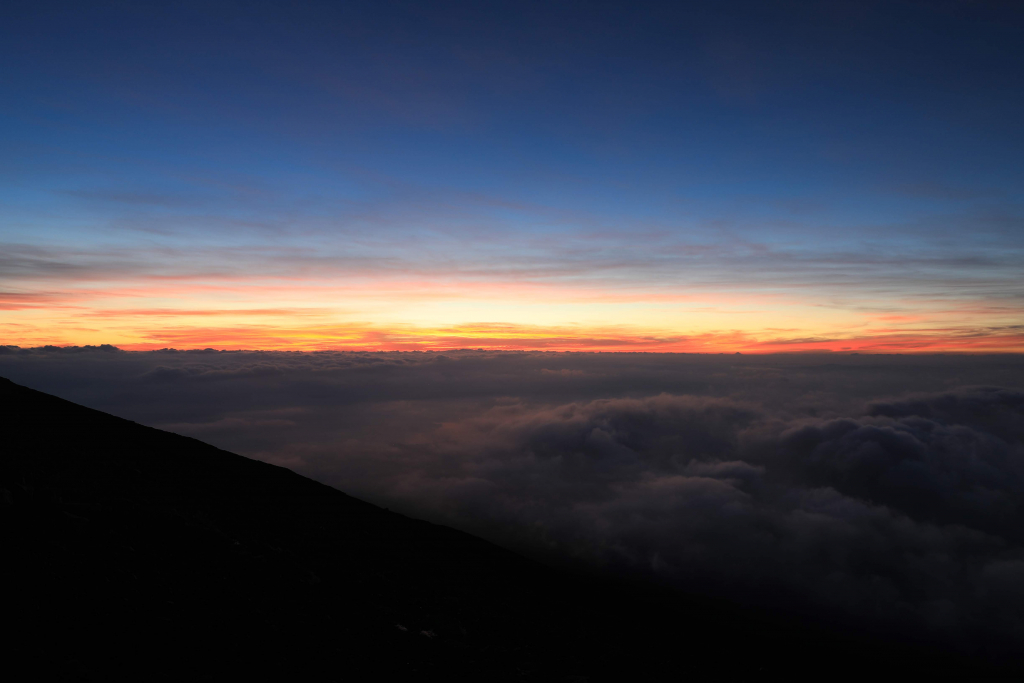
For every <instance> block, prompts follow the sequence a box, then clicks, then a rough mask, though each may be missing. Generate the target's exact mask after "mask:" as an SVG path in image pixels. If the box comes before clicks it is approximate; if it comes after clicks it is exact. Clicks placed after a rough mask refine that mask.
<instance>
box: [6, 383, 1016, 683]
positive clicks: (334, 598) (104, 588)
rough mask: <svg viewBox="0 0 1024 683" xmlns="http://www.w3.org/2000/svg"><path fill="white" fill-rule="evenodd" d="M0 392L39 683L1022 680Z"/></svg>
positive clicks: (15, 555) (21, 647)
mask: <svg viewBox="0 0 1024 683" xmlns="http://www.w3.org/2000/svg"><path fill="white" fill-rule="evenodd" d="M0 401H2V405H3V413H2V414H3V416H4V424H3V444H2V446H0V449H2V450H0V452H2V456H0V510H2V524H3V526H2V529H3V550H4V560H3V565H4V570H5V573H6V574H7V576H6V577H5V578H4V584H3V605H4V622H5V624H6V625H7V626H8V627H9V628H11V629H12V630H13V631H14V633H13V634H9V635H8V636H7V637H6V641H5V643H4V644H5V647H4V650H5V653H4V660H5V668H6V669H7V670H8V671H17V670H23V671H26V672H28V673H29V674H30V677H31V678H34V679H39V680H42V679H54V678H64V679H68V680H111V679H128V678H130V679H133V680H154V679H156V680H161V679H163V680H222V679H224V678H225V677H230V678H231V679H240V678H249V679H281V680H339V681H340V680H388V679H393V680H480V681H485V680H486V681H494V680H555V681H597V680H628V679H632V680H684V679H689V678H698V679H707V678H712V679H722V680H757V679H763V678H766V677H768V676H786V677H789V678H810V677H815V678H818V677H821V676H825V677H829V678H847V677H862V676H865V675H867V676H878V675H893V674H899V675H914V676H922V675H929V676H935V675H949V676H958V677H963V676H967V677H973V678H978V677H996V676H1004V675H1005V676H1009V675H1011V674H1014V673H1019V671H1014V670H1010V669H1007V668H1003V667H1005V662H1004V663H1002V664H1003V667H997V665H996V663H992V662H982V661H974V660H969V659H963V658H958V657H954V656H952V655H948V654H944V653H942V652H941V651H939V650H938V649H933V648H928V647H924V646H912V645H910V644H900V643H891V642H888V643H883V642H878V641H876V640H874V639H872V638H871V636H870V635H869V634H853V633H842V632H839V631H838V630H829V629H823V628H821V627H820V626H816V627H815V626H811V627H809V626H802V625H800V624H799V623H798V622H796V621H791V620H786V619H783V618H782V617H778V616H770V615H755V614H749V613H744V612H740V611H738V610H736V609H734V608H731V607H728V606H726V605H722V604H717V603H714V602H712V601H707V600H699V599H696V598H693V597H685V596H681V595H679V594H676V593H671V592H668V591H664V590H660V589H654V588H645V587H640V586H635V585H628V584H625V583H621V582H615V581H612V580H610V579H597V578H593V577H580V576H573V575H570V574H567V573H564V572H561V571H556V570H553V569H549V568H547V567H545V566H542V565H540V564H537V563H534V562H532V561H530V560H527V559H524V558H522V557H519V556H517V555H514V554H512V553H510V552H507V551H505V550H502V549H500V548H498V547H496V546H494V545H492V544H490V543H487V542H485V541H482V540H480V539H477V538H475V537H472V536H470V535H467V534H464V533H461V532H457V531H454V530H452V529H448V528H445V527H441V526H437V525H433V524H429V523H426V522H422V521H416V520H413V519H409V518H407V517H404V516H401V515H398V514H395V513H392V512H388V511H387V510H384V509H381V508H378V507H375V506H373V505H370V504H367V503H364V502H361V501H359V500H356V499H354V498H351V497H349V496H347V495H345V494H344V493H341V492H340V491H337V490H335V489H332V488H330V487H327V486H324V485H322V484H318V483H316V482H314V481H312V480H309V479H305V478H303V477H301V476H299V475H297V474H295V473H293V472H291V471H289V470H286V469H283V468H280V467H275V466H272V465H267V464H264V463H261V462H257V461H254V460H249V459H246V458H243V457H241V456H237V455H233V454H231V453H228V452H225V451H222V450H219V449H217V448H214V447H212V446H208V445H206V444H204V443H201V442H199V441H196V440H194V439H190V438H186V437H182V436H178V435H175V434H171V433H168V432H163V431H160V430H156V429H151V428H148V427H143V426H141V425H139V424H136V423H134V422H129V421H127V420H122V419H120V418H116V417H113V416H111V415H107V414H105V413H101V412H97V411H94V410H91V409H88V408H84V407H82V406H78V405H75V404H73V403H69V402H67V401H64V400H61V399H58V398H56V397H53V396H49V395H47V394H43V393H40V392H37V391H33V390H31V389H27V388H25V387H22V386H18V385H16V384H14V383H12V382H9V381H7V380H3V379H0ZM396 676H397V678H395V677H396Z"/></svg>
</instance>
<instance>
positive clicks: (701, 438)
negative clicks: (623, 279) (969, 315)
mask: <svg viewBox="0 0 1024 683" xmlns="http://www.w3.org/2000/svg"><path fill="white" fill-rule="evenodd" d="M0 376H2V377H7V378H10V379H11V380H13V381H14V382H17V383H19V384H23V385H27V386H29V387H32V388H34V389H38V390H42V391H46V392H48V393H52V394H55V395H57V396H60V397H62V398H65V399H69V400H72V401H75V402H77V403H80V404H83V405H86V406H89V407H92V408H96V409H99V410H103V411H105V412H109V413H113V414H115V415H118V416H120V417H124V418H127V419H130V420H134V421H136V422H139V423H141V424H144V425H148V426H153V427H157V428H160V429H165V430H169V431H173V432H176V433H179V434H184V435H186V436H191V437H194V438H197V439H200V440H202V441H205V442H207V443H210V444H213V445H214V446H218V447H220V448H224V449H226V450H229V451H232V452H235V453H239V454H241V455H244V456H248V457H251V458H256V459H259V460H263V461H266V462H270V463H274V464H277V465H282V466H285V467H288V468H290V469H293V470H294V471H297V472H299V473H301V474H304V475H306V476H309V477H312V478H314V479H317V480H319V481H321V482H324V483H327V484H329V485H331V486H335V487H337V488H339V489H341V490H342V491H345V492H346V493H348V494H350V495H354V496H356V497H358V498H361V499H363V500H367V501H370V502H372V503H375V504H377V505H381V506H385V507H388V508H389V509H391V510H394V511H398V512H400V513H403V514H406V515H411V516H413V517H416V518H419V519H426V520H429V521H432V522H435V523H440V524H444V525H448V526H453V527H455V528H458V529H461V530H464V531H467V532H470V533H473V534H475V535H477V536H480V537H483V538H485V539H488V540H490V541H492V542H496V543H498V544H500V545H502V546H504V547H506V548H509V549H512V550H515V551H517V552H519V553H522V554H525V555H527V556H529V557H532V558H536V559H539V560H542V561H545V562H548V563H551V564H555V565H559V566H562V567H568V568H572V569H576V570H579V569H581V568H585V569H587V570H588V571H599V572H610V573H614V574H618V575H623V574H624V575H627V576H629V577H631V578H642V579H643V580H645V581H655V582H659V583H663V584H667V585H670V586H673V587H675V588H677V589H680V590H683V591H685V592H687V593H689V594H691V595H692V594H698V595H702V596H708V597H714V598H717V599H721V600H728V601H731V602H732V603H734V604H736V605H741V606H744V607H748V608H749V607H758V608H767V609H770V610H772V613H778V612H782V613H788V614H794V613H795V614H799V615H801V617H802V618H804V619H810V620H812V622H813V623H815V624H817V625H825V626H829V627H835V626H837V625H849V626H854V627H861V628H865V629H867V631H868V632H869V633H871V634H873V635H874V636H875V637H878V636H881V637H883V638H894V639H895V638H901V639H902V638H910V639H913V640H916V641H919V642H923V643H926V644H931V645H932V646H939V647H942V648H943V650H944V651H946V652H950V651H952V652H959V653H962V654H968V655H981V656H997V657H998V656H1000V655H1004V656H1009V657H1011V658H1012V660H1011V661H1014V662H1019V660H1020V642H1021V639H1022V638H1024V590H1022V587H1024V356H1022V355H1020V354H1004V355H996V354H902V355H896V354H884V355H883V354H858V355H852V354H770V355H768V354H764V355H760V354H743V355H739V356H737V355H735V354H722V355H719V354H651V353H575V352H573V353H562V352H539V351H529V352H507V351H506V352H497V351H450V352H443V353H441V352H432V353H431V352H426V353H416V352H389V353H381V352H339V351H323V352H313V353H297V352H282V351H212V350H211V351H204V350H193V351H147V352H128V351H119V350H116V349H114V348H113V347H106V348H102V349H101V348H92V349H87V348H82V347H76V348H60V347H50V348H36V349H14V348H11V347H9V346H8V347H0ZM54 428H55V429H60V428H61V425H59V424H56V425H54ZM95 448H96V445H95V444H83V449H84V450H83V454H88V453H89V452H90V449H95ZM141 455H142V456H144V455H145V454H141ZM927 652H928V651H923V652H922V657H924V656H927ZM747 654H748V652H747V651H746V650H745V649H744V648H743V647H738V648H737V651H736V656H737V657H740V658H742V657H744V656H747Z"/></svg>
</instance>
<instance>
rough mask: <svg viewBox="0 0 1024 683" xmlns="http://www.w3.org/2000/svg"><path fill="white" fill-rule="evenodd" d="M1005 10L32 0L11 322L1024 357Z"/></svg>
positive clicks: (7, 174) (1019, 67)
mask: <svg viewBox="0 0 1024 683" xmlns="http://www.w3.org/2000/svg"><path fill="white" fill-rule="evenodd" d="M1022 29H1024V11H1022V10H1021V9H1020V8H1019V7H1016V6H1014V5H1012V4H1009V3H1007V4H1002V3H999V4H997V3H991V4H989V3H956V2H948V3H919V2H877V3H875V2H857V3H844V2H825V3H821V2H814V3H799V2H795V3H763V2H723V3H699V4H698V3H666V4H658V3H616V4H606V5H597V4H595V3H547V2H542V3H530V2H515V3H505V4H502V3H465V4H463V3H410V4H406V3H388V2H373V3H350V4H347V5H344V6H342V4H341V3H322V4H321V3H254V4H247V3H217V2H212V3H211V2H203V3H176V4H173V5H160V6H157V5H151V4H150V3H143V4H140V5H136V6H131V5H127V6H126V5H122V4H120V3H111V4H110V5H105V4H104V3H89V4H88V6H86V5H83V4H81V3H68V4H59V3H48V2H32V3H8V4H5V9H4V10H3V14H2V15H0V60H2V63H3V64H4V65H5V66H4V74H3V77H2V79H0V146H2V150H3V152H2V158H3V164H2V165H0V174H2V178H3V182H2V183H0V210H2V213H0V310H2V314H0V342H3V343H8V344H20V345H23V346H24V345H36V344H50V343H55V344H99V343H113V344H117V345H119V346H122V347H124V348H136V349H144V348H160V347H167V346H173V347H179V348H191V347H206V346H211V347H217V348H279V349H320V348H338V349H341V348H362V349H415V348H420V349H426V348H451V347H473V348H477V347H486V348H539V349H593V350H676V351H736V350H741V351H772V350H780V351H781V350H799V349H830V350H859V351H872V350H874V351H894V350H896V351H912V350H978V351H985V350H1002V351H1007V350H1009V351H1020V350H1024V212H1022V204H1021V200H1022V188H1024V164H1022V163H1021V159H1024V127H1022V126H1021V125H1020V121H1022V120H1024V48H1022V46H1021V41H1020V39H1019V37H1020V35H1021V30H1022Z"/></svg>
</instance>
